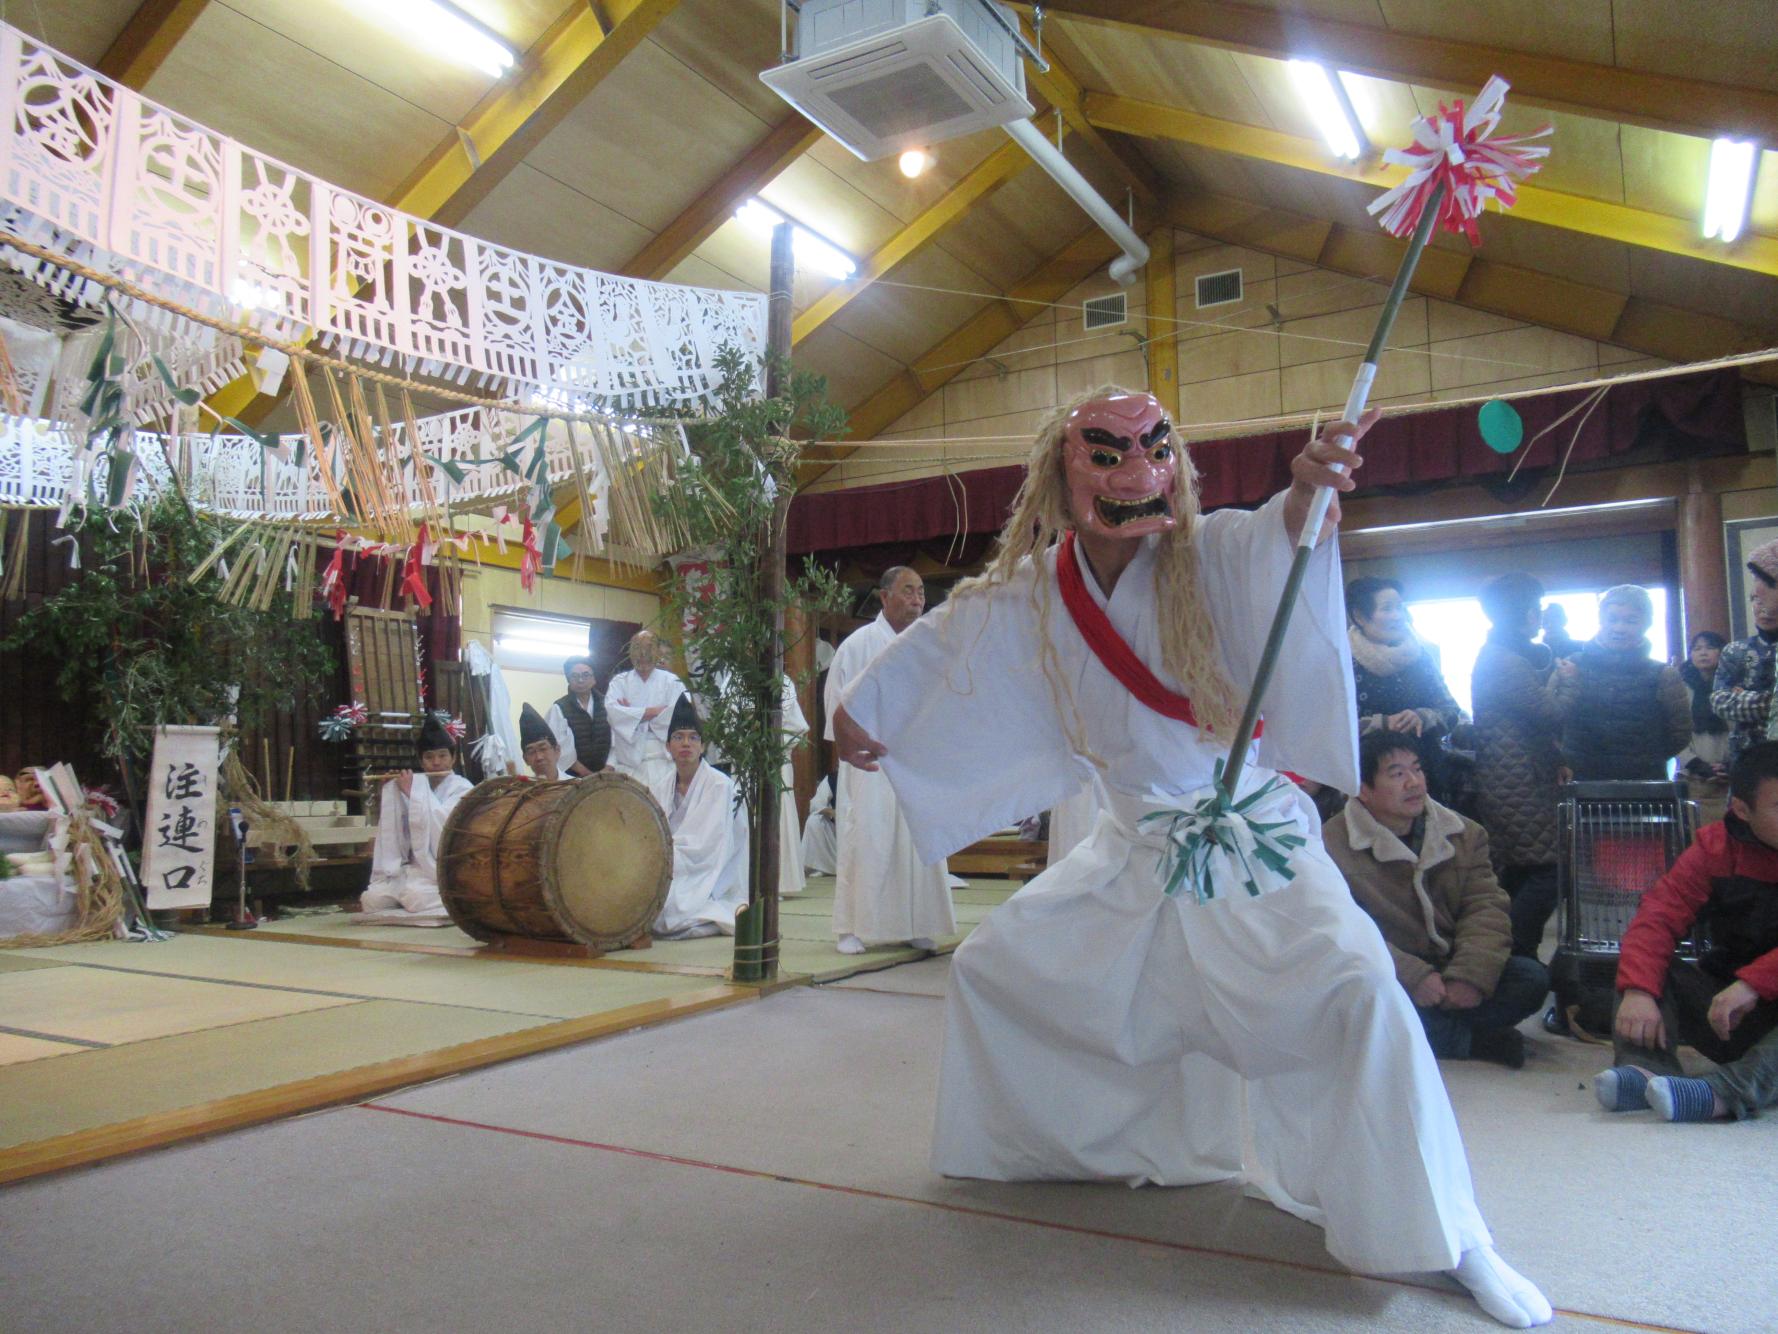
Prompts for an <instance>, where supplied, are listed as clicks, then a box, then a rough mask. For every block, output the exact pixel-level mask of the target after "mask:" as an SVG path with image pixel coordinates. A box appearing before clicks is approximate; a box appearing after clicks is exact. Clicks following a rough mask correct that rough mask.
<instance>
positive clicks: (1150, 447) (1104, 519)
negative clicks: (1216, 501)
mask: <svg viewBox="0 0 1778 1334" xmlns="http://www.w3.org/2000/svg"><path fill="white" fill-rule="evenodd" d="M1173 448H1174V446H1173V425H1172V423H1171V422H1169V421H1168V420H1167V414H1166V411H1165V409H1163V408H1162V407H1161V405H1160V402H1159V400H1158V399H1156V398H1155V397H1154V395H1152V394H1117V395H1114V396H1112V397H1110V398H1095V399H1093V400H1092V401H1091V402H1089V403H1082V404H1081V405H1080V406H1079V407H1078V408H1076V409H1075V410H1074V411H1073V412H1071V413H1069V414H1068V420H1067V422H1066V423H1065V425H1064V427H1063V435H1062V456H1063V462H1064V464H1065V465H1066V467H1067V469H1068V506H1069V509H1070V511H1071V512H1072V514H1073V516H1074V523H1075V527H1076V528H1077V529H1080V530H1082V531H1085V532H1090V533H1098V534H1101V535H1103V536H1106V537H1119V538H1126V537H1128V538H1134V537H1147V536H1148V535H1149V534H1150V533H1164V532H1166V531H1167V530H1168V529H1169V528H1171V527H1172V526H1173V524H1174V522H1175V516H1174V514H1173V477H1174V472H1175V470H1176V469H1177V468H1178V460H1177V459H1176V458H1174V456H1173Z"/></svg>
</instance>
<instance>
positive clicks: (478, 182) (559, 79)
mask: <svg viewBox="0 0 1778 1334" xmlns="http://www.w3.org/2000/svg"><path fill="white" fill-rule="evenodd" d="M678 4H679V0H605V3H604V4H603V5H602V7H601V8H602V9H603V11H604V15H605V18H606V19H607V20H609V26H607V25H606V24H605V23H602V22H601V20H600V15H599V14H598V13H596V12H595V11H594V9H593V8H592V7H591V6H589V5H587V4H586V3H585V2H584V0H575V3H573V4H570V5H569V6H568V8H567V9H566V10H564V11H563V13H562V15H561V17H560V18H558V19H557V20H556V21H555V22H554V23H553V24H551V25H550V26H549V28H548V29H547V30H546V31H545V32H544V34H543V36H541V37H539V38H538V39H537V41H536V42H534V43H533V44H532V46H531V48H530V50H528V51H527V52H525V54H524V56H523V57H522V58H521V59H520V61H519V63H518V65H517V67H516V68H515V69H513V70H512V71H511V72H510V73H509V74H507V75H506V76H505V77H504V78H503V79H501V80H500V81H499V82H498V83H497V84H496V85H495V86H494V88H493V89H492V90H490V91H489V93H488V94H487V95H486V96H485V97H483V98H482V99H481V101H479V102H477V103H476V104H475V106H474V107H473V108H471V109H470V112H469V114H468V115H467V116H465V117H464V119H463V122H462V124H461V125H458V126H455V127H453V128H452V130H451V132H450V133H449V134H447V135H446V136H445V137H444V138H443V139H442V140H440V141H439V144H438V146H437V147H436V148H434V149H433V150H432V151H431V152H430V153H429V154H427V156H426V158H425V159H424V160H423V161H422V162H421V163H420V165H419V166H418V167H416V168H415V169H414V170H413V172H411V173H410V174H409V176H408V178H407V180H406V181H404V182H403V183H402V185H401V186H400V187H399V188H398V189H397V190H396V192H395V194H394V196H393V197H392V198H391V199H390V200H389V201H388V202H389V204H390V205H391V206H392V207H394V208H396V209H399V210H401V211H402V212H403V213H411V214H413V215H414V216H415V217H419V218H425V219H427V220H428V221H431V222H436V223H438V224H439V225H441V226H445V227H454V226H455V225H457V224H458V223H460V222H461V221H462V220H463V219H464V217H466V216H467V215H468V213H469V212H470V210H471V209H473V208H474V207H475V206H476V204H478V203H480V202H481V201H482V200H483V199H485V198H487V196H488V194H489V193H490V192H491V191H493V189H494V188H495V187H496V186H497V185H499V184H500V182H501V181H503V180H505V179H506V177H507V176H508V175H510V174H511V173H512V170H513V168H515V167H517V166H518V164H519V163H520V162H521V161H523V160H524V157H525V155H526V154H527V153H529V152H530V151H531V150H532V149H533V148H534V147H536V146H537V144H538V143H540V142H541V141H542V140H543V139H544V137H545V136H547V135H548V134H549V132H550V131H551V130H553V129H555V128H556V126H558V125H560V124H561V123H562V121H563V120H564V119H566V118H567V116H568V114H569V113H570V112H571V111H573V110H574V108H575V107H577V106H579V105H580V103H581V102H582V101H583V100H585V98H586V97H587V96H588V95H589V94H591V93H592V91H593V90H594V89H595V88H597V87H598V86H599V84H600V83H601V82H602V81H603V80H604V79H605V77H606V76H607V75H609V74H610V73H611V72H612V71H613V70H615V69H616V68H617V66H618V64H619V63H620V62H621V61H622V60H623V58H624V57H625V56H627V55H629V54H630V52H632V51H634V50H635V49H636V48H637V47H638V46H640V45H641V44H642V42H643V41H644V40H645V39H646V38H647V37H648V35H649V33H651V32H652V31H654V29H655V27H656V25H658V24H659V23H660V21H661V20H662V19H664V18H666V17H667V15H669V14H671V13H672V12H673V10H674V9H675V8H677V7H678ZM471 145H473V151H472V148H471ZM209 402H210V406H211V407H212V408H214V409H215V410H216V411H217V412H219V413H221V414H222V415H223V416H228V417H239V418H240V419H241V420H243V421H245V422H247V423H248V424H249V425H254V426H256V425H258V424H259V423H260V422H261V421H263V420H264V419H265V417H266V415H267V414H268V413H270V411H271V410H272V408H273V407H274V406H275V405H276V404H277V402H278V399H277V398H275V397H272V396H269V395H261V394H260V392H259V389H258V387H257V385H256V384H255V383H254V380H253V373H252V371H251V370H250V371H248V373H247V374H245V375H242V376H240V377H239V378H238V379H235V380H233V381H231V382H230V383H228V384H226V385H224V386H223V387H222V388H221V389H219V390H217V391H216V393H215V394H213V395H211V397H210V399H209Z"/></svg>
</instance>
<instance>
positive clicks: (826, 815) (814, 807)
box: [802, 774, 838, 880]
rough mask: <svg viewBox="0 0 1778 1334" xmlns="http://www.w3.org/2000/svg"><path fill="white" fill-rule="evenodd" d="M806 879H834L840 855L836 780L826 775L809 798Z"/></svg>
mask: <svg viewBox="0 0 1778 1334" xmlns="http://www.w3.org/2000/svg"><path fill="white" fill-rule="evenodd" d="M802 850H803V876H804V879H805V880H806V879H807V878H808V877H809V876H812V875H832V874H833V872H834V864H835V863H834V857H835V854H836V852H837V850H838V849H837V847H836V839H835V836H834V809H833V779H832V778H831V777H829V776H828V775H826V774H823V775H822V776H821V781H820V782H819V783H817V784H816V785H815V795H814V796H812V797H810V798H809V818H808V819H807V820H805V821H804V822H803V849H802Z"/></svg>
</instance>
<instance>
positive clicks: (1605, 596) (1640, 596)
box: [1599, 584, 1655, 625]
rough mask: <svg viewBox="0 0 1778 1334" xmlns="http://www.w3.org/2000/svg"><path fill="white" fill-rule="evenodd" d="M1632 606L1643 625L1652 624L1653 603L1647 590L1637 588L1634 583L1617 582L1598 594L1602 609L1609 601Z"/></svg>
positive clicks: (1653, 616) (1653, 615)
mask: <svg viewBox="0 0 1778 1334" xmlns="http://www.w3.org/2000/svg"><path fill="white" fill-rule="evenodd" d="M1613 602H1616V603H1618V604H1619V605H1620V606H1625V607H1630V608H1633V609H1634V610H1635V612H1636V614H1637V615H1638V616H1640V617H1641V618H1642V623H1643V624H1644V625H1652V624H1653V623H1654V619H1655V604H1654V603H1653V602H1651V601H1650V600H1649V596H1648V591H1647V590H1646V589H1642V588H1638V587H1637V586H1636V585H1635V584H1618V585H1616V586H1615V587H1613V588H1608V589H1606V590H1605V591H1604V592H1603V593H1601V594H1600V595H1599V609H1600V610H1601V611H1604V610H1605V608H1606V607H1607V606H1608V605H1610V604H1611V603H1613Z"/></svg>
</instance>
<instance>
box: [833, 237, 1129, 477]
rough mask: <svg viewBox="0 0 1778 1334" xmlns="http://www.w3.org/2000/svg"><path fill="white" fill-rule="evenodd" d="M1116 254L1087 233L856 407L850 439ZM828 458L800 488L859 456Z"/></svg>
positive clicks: (861, 436)
mask: <svg viewBox="0 0 1778 1334" xmlns="http://www.w3.org/2000/svg"><path fill="white" fill-rule="evenodd" d="M1120 253H1121V251H1120V250H1119V248H1118V245H1117V243H1116V242H1115V241H1113V240H1112V239H1111V238H1110V237H1108V236H1107V235H1105V233H1104V232H1102V231H1100V230H1099V229H1098V228H1097V227H1089V228H1087V230H1086V231H1084V232H1081V233H1080V234H1079V235H1078V236H1076V237H1075V238H1074V239H1073V240H1071V241H1069V242H1068V244H1067V245H1065V246H1063V247H1062V248H1061V249H1060V250H1058V251H1056V252H1055V253H1054V254H1053V255H1051V256H1049V258H1047V259H1046V260H1044V261H1043V263H1041V264H1039V265H1038V266H1037V268H1036V269H1034V270H1033V271H1032V272H1031V273H1029V274H1027V275H1026V276H1025V277H1024V278H1022V279H1020V280H1019V281H1018V282H1017V283H1014V284H1013V286H1012V287H1011V288H1009V289H1008V290H1007V291H1006V292H1005V293H1003V294H1002V295H1001V296H999V297H996V298H995V299H994V300H993V301H991V302H990V303H989V304H988V305H987V306H985V307H983V308H982V309H981V310H979V311H977V312H976V313H975V314H974V315H972V316H970V317H969V319H967V320H965V321H964V322H963V323H962V324H960V325H958V326H957V327H956V328H955V329H953V330H951V332H950V333H948V334H946V335H945V336H944V337H943V338H941V339H940V340H939V341H938V342H937V343H935V344H933V346H932V347H930V348H928V349H927V350H926V352H925V353H924V355H922V356H920V357H919V358H918V359H917V360H915V361H914V363H913V364H912V365H910V366H908V367H907V368H906V369H904V370H900V371H897V372H896V373H895V374H894V375H893V376H892V377H890V379H889V381H888V383H886V384H884V385H883V386H882V387H881V388H880V389H878V390H877V391H876V392H875V393H873V394H872V395H871V396H870V397H869V398H867V399H865V400H864V402H862V403H860V404H858V405H857V406H856V407H854V408H853V409H852V410H851V412H850V414H849V415H850V423H849V427H848V434H849V435H850V436H851V438H853V439H854V440H871V439H875V438H876V437H877V436H878V435H880V434H881V433H882V432H883V431H885V430H887V429H888V428H889V427H890V426H891V425H892V424H894V422H895V421H896V419H897V418H899V417H900V416H902V414H903V413H905V412H907V411H909V410H910V409H911V408H914V407H916V406H918V404H919V403H920V402H921V400H923V399H925V398H926V397H928V396H929V395H930V394H932V393H933V392H934V391H936V390H938V389H940V388H942V387H943V386H944V385H946V384H948V383H950V381H952V380H953V379H955V378H956V377H957V375H958V374H959V373H960V372H961V371H962V370H963V368H964V365H965V364H966V363H968V362H970V361H973V360H974V359H976V358H977V357H980V356H982V355H984V354H986V353H988V352H991V351H993V349H994V348H996V347H997V346H999V345H1000V343H1001V342H1003V341H1004V340H1005V339H1007V338H1010V337H1011V336H1012V335H1013V334H1015V333H1017V332H1018V331H1019V330H1020V329H1022V328H1024V327H1025V326H1026V325H1027V324H1029V323H1030V322H1031V321H1032V320H1034V319H1036V318H1037V317H1038V316H1039V315H1041V314H1043V312H1044V311H1045V310H1047V309H1049V307H1050V306H1052V305H1054V304H1055V303H1056V302H1057V301H1060V300H1061V299H1062V298H1063V297H1065V296H1067V295H1068V293H1069V292H1070V291H1072V290H1073V289H1074V288H1075V287H1076V286H1078V285H1079V284H1080V283H1082V282H1084V281H1085V280H1086V279H1087V278H1090V277H1091V276H1092V275H1093V272H1094V270H1096V269H1099V268H1101V267H1103V266H1104V265H1106V264H1109V263H1110V262H1111V261H1112V260H1113V259H1115V258H1116V257H1117V256H1118V255H1119V254H1120ZM829 452H830V454H831V457H829V458H825V459H823V460H821V461H820V462H819V463H810V464H808V465H806V467H805V469H804V473H803V477H802V485H804V486H808V485H809V484H810V483H812V482H815V481H817V480H819V479H820V478H821V477H822V476H823V475H825V474H826V473H828V472H829V471H831V470H832V469H833V468H834V467H835V466H836V465H837V464H838V463H839V462H840V461H841V460H842V459H844V458H845V457H847V456H849V455H851V454H853V453H856V452H857V451H856V447H855V446H846V445H843V444H841V445H836V446H832V447H831V448H830V451H829Z"/></svg>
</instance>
